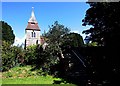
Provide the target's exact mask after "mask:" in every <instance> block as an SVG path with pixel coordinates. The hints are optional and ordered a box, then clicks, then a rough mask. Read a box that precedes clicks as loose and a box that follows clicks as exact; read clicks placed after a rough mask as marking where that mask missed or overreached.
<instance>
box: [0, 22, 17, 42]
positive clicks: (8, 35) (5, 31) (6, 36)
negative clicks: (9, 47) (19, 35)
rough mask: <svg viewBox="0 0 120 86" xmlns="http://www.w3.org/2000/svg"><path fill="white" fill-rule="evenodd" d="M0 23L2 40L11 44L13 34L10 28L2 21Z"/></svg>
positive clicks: (13, 37)
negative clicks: (0, 24)
mask: <svg viewBox="0 0 120 86" xmlns="http://www.w3.org/2000/svg"><path fill="white" fill-rule="evenodd" d="M0 23H2V40H3V41H6V42H9V43H10V44H13V43H14V39H15V35H14V33H13V30H12V27H11V26H10V25H8V24H7V23H6V22H4V21H0Z"/></svg>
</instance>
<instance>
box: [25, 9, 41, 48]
mask: <svg viewBox="0 0 120 86" xmlns="http://www.w3.org/2000/svg"><path fill="white" fill-rule="evenodd" d="M25 35H26V39H25V48H26V47H27V46H30V45H36V44H40V28H39V26H38V22H37V20H36V18H35V14H34V8H33V7H32V13H31V17H30V19H29V21H28V25H27V27H26V29H25Z"/></svg>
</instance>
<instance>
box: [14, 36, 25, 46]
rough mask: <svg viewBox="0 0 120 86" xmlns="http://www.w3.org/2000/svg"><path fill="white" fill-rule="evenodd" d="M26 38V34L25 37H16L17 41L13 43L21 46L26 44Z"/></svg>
mask: <svg viewBox="0 0 120 86" xmlns="http://www.w3.org/2000/svg"><path fill="white" fill-rule="evenodd" d="M25 38H26V36H24V37H23V38H18V37H15V41H14V44H13V45H14V46H21V45H22V44H24V42H25Z"/></svg>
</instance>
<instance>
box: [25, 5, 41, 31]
mask: <svg viewBox="0 0 120 86" xmlns="http://www.w3.org/2000/svg"><path fill="white" fill-rule="evenodd" d="M26 30H40V28H39V26H38V22H37V20H36V18H35V14H34V8H33V7H32V12H31V17H30V19H29V21H28V25H27V28H26Z"/></svg>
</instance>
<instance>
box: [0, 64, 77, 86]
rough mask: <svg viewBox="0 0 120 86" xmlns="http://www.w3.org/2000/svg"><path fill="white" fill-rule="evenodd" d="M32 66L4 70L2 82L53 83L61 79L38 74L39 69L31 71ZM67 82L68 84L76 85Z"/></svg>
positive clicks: (70, 85) (69, 85)
mask: <svg viewBox="0 0 120 86" xmlns="http://www.w3.org/2000/svg"><path fill="white" fill-rule="evenodd" d="M31 68H32V67H31V66H24V67H14V68H12V69H10V70H9V71H7V72H3V74H2V84H53V83H54V80H58V81H60V80H61V79H60V78H55V77H53V76H50V75H46V76H42V75H38V74H37V73H38V71H36V70H35V71H30V70H31ZM62 84H64V83H62ZM67 84H68V86H75V85H73V84H69V83H67ZM67 84H66V85H67ZM66 85H65V86H66Z"/></svg>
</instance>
